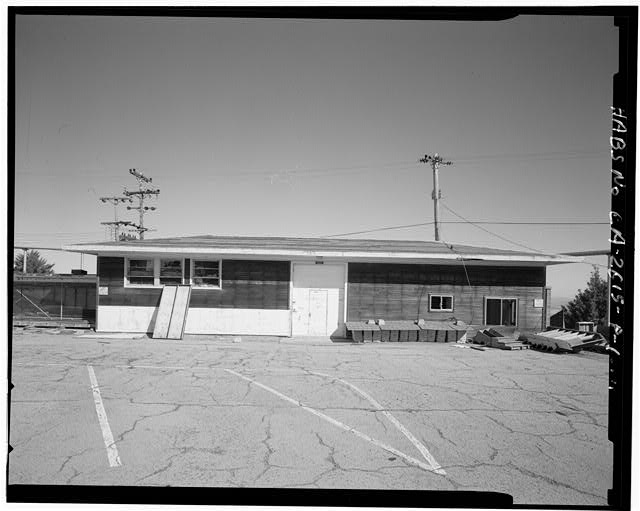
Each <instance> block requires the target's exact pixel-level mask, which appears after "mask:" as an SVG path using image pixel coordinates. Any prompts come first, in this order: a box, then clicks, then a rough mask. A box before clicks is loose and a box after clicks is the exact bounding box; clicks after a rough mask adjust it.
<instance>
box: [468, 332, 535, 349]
mask: <svg viewBox="0 0 640 511" xmlns="http://www.w3.org/2000/svg"><path fill="white" fill-rule="evenodd" d="M473 342H474V343H475V344H482V345H484V346H489V347H491V348H499V349H501V350H527V349H529V346H528V345H527V344H525V343H524V342H522V341H521V340H520V334H519V333H518V332H517V331H516V332H514V333H513V336H510V335H507V334H505V333H501V332H498V331H497V330H494V329H493V328H488V329H486V330H479V331H478V333H477V334H476V336H475V337H474V338H473Z"/></svg>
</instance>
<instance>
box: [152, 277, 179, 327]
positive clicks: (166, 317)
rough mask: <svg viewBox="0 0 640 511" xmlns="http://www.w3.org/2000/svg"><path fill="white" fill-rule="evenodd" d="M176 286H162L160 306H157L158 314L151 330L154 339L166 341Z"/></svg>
mask: <svg viewBox="0 0 640 511" xmlns="http://www.w3.org/2000/svg"><path fill="white" fill-rule="evenodd" d="M177 289H178V286H164V288H163V289H162V296H161V297H160V305H159V306H158V314H157V316H156V324H155V327H154V329H153V338H154V339H166V338H167V334H168V333H169V324H170V323H171V315H172V314H173V302H174V301H175V297H176V291H177Z"/></svg>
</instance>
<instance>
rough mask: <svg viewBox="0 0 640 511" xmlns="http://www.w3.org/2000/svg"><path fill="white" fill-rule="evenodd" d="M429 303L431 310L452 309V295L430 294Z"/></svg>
mask: <svg viewBox="0 0 640 511" xmlns="http://www.w3.org/2000/svg"><path fill="white" fill-rule="evenodd" d="M430 305H431V310H432V311H452V310H453V296H447V295H445V296H443V295H431V299H430Z"/></svg>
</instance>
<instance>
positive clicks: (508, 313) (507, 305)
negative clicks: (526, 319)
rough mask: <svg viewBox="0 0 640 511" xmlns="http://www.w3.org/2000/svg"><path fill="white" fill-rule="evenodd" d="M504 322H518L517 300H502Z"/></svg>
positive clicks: (507, 323)
mask: <svg viewBox="0 0 640 511" xmlns="http://www.w3.org/2000/svg"><path fill="white" fill-rule="evenodd" d="M502 324H503V325H505V326H515V324H516V301H515V300H502Z"/></svg>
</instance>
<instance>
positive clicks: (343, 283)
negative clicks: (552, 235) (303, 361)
mask: <svg viewBox="0 0 640 511" xmlns="http://www.w3.org/2000/svg"><path fill="white" fill-rule="evenodd" d="M64 249H65V250H69V251H74V252H83V253H88V254H94V255H96V256H97V276H98V292H97V300H96V302H97V303H96V304H97V318H96V322H97V325H96V330H98V331H102V332H113V331H121V332H152V331H153V329H154V322H155V318H156V314H157V310H158V305H159V302H160V297H161V294H162V288H163V286H164V285H168V284H187V285H190V286H191V298H190V302H189V306H188V312H187V318H186V324H185V328H184V331H185V333H187V334H245V335H260V334H264V335H278V336H291V335H295V336H298V335H310V336H313V335H317V336H324V335H331V336H336V337H341V336H345V335H346V330H345V321H362V320H369V319H385V320H416V319H419V318H424V319H426V320H447V319H450V318H456V319H457V320H462V321H464V322H465V323H467V324H475V325H507V326H516V327H518V328H519V329H522V330H540V329H542V328H543V327H545V326H546V325H547V324H548V317H549V316H548V312H549V297H550V289H549V288H548V287H547V286H546V267H547V265H550V264H560V263H571V262H577V261H581V259H580V258H577V257H570V256H554V255H545V254H540V253H528V252H515V251H508V250H498V249H492V248H480V247H472V246H463V245H449V244H445V243H442V242H430V241H396V240H354V239H331V238H281V237H223V236H193V237H179V238H164V239H145V240H132V241H122V242H102V243H85V244H77V245H71V246H66V247H64Z"/></svg>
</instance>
